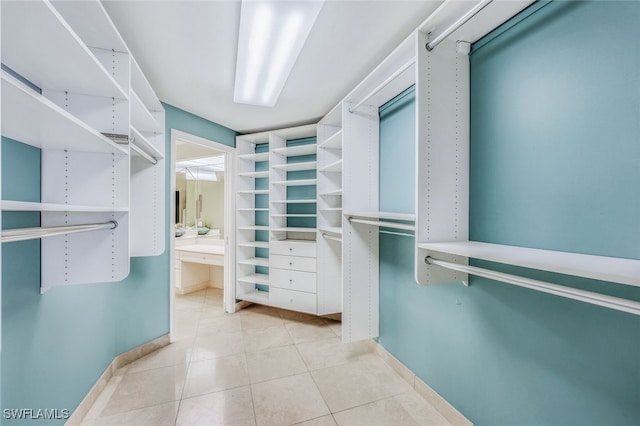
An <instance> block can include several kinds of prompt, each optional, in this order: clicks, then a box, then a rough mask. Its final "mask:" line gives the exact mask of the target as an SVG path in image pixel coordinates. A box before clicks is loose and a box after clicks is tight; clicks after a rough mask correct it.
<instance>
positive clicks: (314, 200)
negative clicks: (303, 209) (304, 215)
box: [271, 198, 317, 204]
mask: <svg viewBox="0 0 640 426" xmlns="http://www.w3.org/2000/svg"><path fill="white" fill-rule="evenodd" d="M271 202H272V203H273V204H316V203H317V202H316V199H315V198H313V199H309V200H273V201H271Z"/></svg>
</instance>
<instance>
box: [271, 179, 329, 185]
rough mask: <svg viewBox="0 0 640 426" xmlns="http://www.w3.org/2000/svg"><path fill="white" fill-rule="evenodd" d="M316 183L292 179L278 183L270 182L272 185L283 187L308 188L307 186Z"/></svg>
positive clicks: (315, 182)
mask: <svg viewBox="0 0 640 426" xmlns="http://www.w3.org/2000/svg"><path fill="white" fill-rule="evenodd" d="M317 183H318V180H317V179H293V180H282V181H278V182H271V184H272V185H284V186H308V185H316V184H317Z"/></svg>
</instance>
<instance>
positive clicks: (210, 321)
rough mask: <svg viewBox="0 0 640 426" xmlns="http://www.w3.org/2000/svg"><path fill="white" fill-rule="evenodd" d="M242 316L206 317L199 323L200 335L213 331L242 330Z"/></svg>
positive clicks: (229, 331)
mask: <svg viewBox="0 0 640 426" xmlns="http://www.w3.org/2000/svg"><path fill="white" fill-rule="evenodd" d="M241 330H242V328H241V327H240V317H238V316H237V315H224V316H220V317H215V318H204V319H201V320H200V322H199V323H198V335H204V334H213V333H231V332H235V331H241Z"/></svg>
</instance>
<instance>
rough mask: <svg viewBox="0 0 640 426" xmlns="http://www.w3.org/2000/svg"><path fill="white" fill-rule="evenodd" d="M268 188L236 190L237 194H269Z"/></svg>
mask: <svg viewBox="0 0 640 426" xmlns="http://www.w3.org/2000/svg"><path fill="white" fill-rule="evenodd" d="M268 193H269V190H268V189H247V190H243V191H236V194H245V195H246V194H253V195H264V194H268Z"/></svg>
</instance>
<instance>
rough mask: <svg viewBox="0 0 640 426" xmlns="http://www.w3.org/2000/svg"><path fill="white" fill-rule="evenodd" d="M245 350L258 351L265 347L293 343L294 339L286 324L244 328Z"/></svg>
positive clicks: (269, 347)
mask: <svg viewBox="0 0 640 426" xmlns="http://www.w3.org/2000/svg"><path fill="white" fill-rule="evenodd" d="M242 333H243V337H244V350H245V351H247V352H257V351H261V350H264V349H271V348H277V347H280V346H287V345H292V344H293V340H291V336H289V332H288V331H287V329H286V328H285V327H284V326H279V327H269V328H254V329H249V330H244V331H243V332H242Z"/></svg>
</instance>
